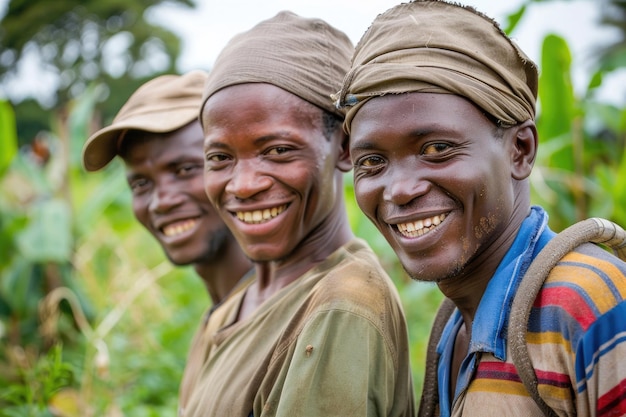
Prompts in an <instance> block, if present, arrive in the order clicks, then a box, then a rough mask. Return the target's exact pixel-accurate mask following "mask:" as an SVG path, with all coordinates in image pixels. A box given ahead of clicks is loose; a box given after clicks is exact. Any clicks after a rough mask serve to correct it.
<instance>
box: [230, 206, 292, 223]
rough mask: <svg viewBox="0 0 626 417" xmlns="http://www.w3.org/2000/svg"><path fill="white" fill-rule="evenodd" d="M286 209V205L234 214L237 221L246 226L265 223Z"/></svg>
mask: <svg viewBox="0 0 626 417" xmlns="http://www.w3.org/2000/svg"><path fill="white" fill-rule="evenodd" d="M286 208H287V204H283V205H281V206H276V207H272V208H266V209H263V210H253V211H237V212H235V216H237V218H238V219H239V220H241V221H242V222H244V223H247V224H260V223H265V222H268V221H270V220H272V219H273V218H274V217H277V216H278V215H279V214H281V213H282V212H283V211H285V209H286Z"/></svg>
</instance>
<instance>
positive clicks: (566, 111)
mask: <svg viewBox="0 0 626 417" xmlns="http://www.w3.org/2000/svg"><path fill="white" fill-rule="evenodd" d="M571 65H572V55H571V53H570V50H569V46H568V45H567V42H566V41H565V39H563V38H562V37H560V36H557V35H552V34H551V35H548V36H546V37H545V39H544V41H543V47H542V52H541V77H540V79H539V86H540V87H539V101H540V103H541V125H540V137H542V138H543V139H550V138H553V137H557V136H560V135H562V134H564V133H567V132H569V131H570V130H571V126H572V119H573V118H574V108H575V99H574V89H573V86H572V77H571Z"/></svg>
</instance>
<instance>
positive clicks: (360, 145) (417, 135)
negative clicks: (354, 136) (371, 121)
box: [351, 128, 447, 151]
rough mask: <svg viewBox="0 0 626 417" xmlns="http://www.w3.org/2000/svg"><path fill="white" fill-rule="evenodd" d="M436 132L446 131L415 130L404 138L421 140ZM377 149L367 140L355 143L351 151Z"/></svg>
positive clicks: (442, 130)
mask: <svg viewBox="0 0 626 417" xmlns="http://www.w3.org/2000/svg"><path fill="white" fill-rule="evenodd" d="M436 132H447V130H445V129H441V130H438V129H432V128H424V129H416V130H413V131H411V132H409V133H408V134H407V135H406V137H407V138H412V139H421V138H423V137H426V136H428V135H430V134H432V133H436ZM377 148H378V146H377V145H375V144H374V142H372V141H369V140H362V141H359V142H357V144H355V145H353V146H352V147H351V149H353V150H360V151H369V150H372V149H377Z"/></svg>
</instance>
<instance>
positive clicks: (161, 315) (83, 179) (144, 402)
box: [0, 0, 626, 417]
mask: <svg viewBox="0 0 626 417" xmlns="http://www.w3.org/2000/svg"><path fill="white" fill-rule="evenodd" d="M96 3H97V4H96ZM118 3H119V4H118ZM158 3H160V1H147V0H143V1H138V0H137V1H133V2H129V1H124V2H95V1H88V2H80V5H81V6H80V7H78V2H72V1H68V0H65V1H62V2H56V3H55V5H57V4H58V5H59V9H54V10H53V11H50V12H49V14H48V15H47V16H46V15H43V16H42V15H35V14H34V12H32V11H31V12H28V9H29V8H30V9H34V8H37V7H35V5H37V6H41V4H42V3H39V4H35V5H33V3H32V2H26V1H25V0H22V1H15V0H13V1H11V3H10V6H9V14H8V15H7V16H6V17H5V19H4V20H3V21H2V22H1V23H0V31H1V32H0V36H2V37H1V38H0V39H1V42H2V45H0V47H1V48H2V49H1V50H0V67H2V68H3V69H0V71H4V72H3V73H2V74H0V80H2V82H3V83H6V82H8V81H7V80H10V78H4V77H9V75H7V74H8V69H9V67H13V66H14V64H15V63H16V62H17V61H18V60H19V57H20V56H22V53H23V51H24V50H25V48H26V47H27V45H32V44H29V42H25V41H24V40H25V39H33V41H32V42H35V45H36V46H28V47H29V48H44V49H45V48H49V46H46V44H47V43H46V42H47V41H48V40H50V39H53V38H56V39H58V40H59V43H58V44H57V45H56V46H55V48H56V49H55V51H56V52H55V54H52V55H54V56H56V57H57V58H58V56H59V55H63V54H62V53H61V51H64V48H69V46H67V45H66V44H64V42H65V43H68V42H70V40H71V39H72V36H71V32H70V30H71V28H72V27H79V28H83V29H82V30H83V31H84V32H81V33H85V37H87V35H86V33H87V32H89V33H91V32H93V33H98V39H99V41H98V43H97V45H98V46H97V47H96V48H97V49H98V50H102V49H104V46H103V45H104V44H105V43H106V42H107V41H106V39H110V38H112V37H113V36H114V35H115V33H118V32H120V31H128V32H131V33H132V32H133V30H134V29H135V27H137V28H138V30H139V29H140V30H139V33H140V34H141V33H143V34H144V36H143V37H141V36H138V37H137V38H136V41H135V42H133V43H132V45H133V48H131V49H132V50H134V51H140V50H141V47H140V46H139V45H140V44H141V42H142V41H141V40H143V41H146V39H147V38H146V36H147V33H148V32H150V33H153V34H154V36H155V37H156V38H157V39H158V38H160V37H161V36H162V37H163V38H162V40H161V41H162V44H163V45H178V41H174V40H173V38H171V37H170V36H169V35H166V34H165V33H164V32H163V31H162V30H154V31H153V29H154V28H153V27H151V26H150V25H149V24H148V23H146V22H144V23H142V24H140V22H142V19H143V17H142V16H143V14H142V13H141V11H142V10H145V9H146V8H147V7H149V6H150V5H154V4H158ZM181 3H184V4H188V2H187V1H184V2H183V1H181ZM535 3H538V4H535ZM539 3H541V2H539V1H528V2H526V3H524V4H523V5H522V7H521V8H520V9H519V10H516V11H514V13H511V15H510V16H509V19H508V22H507V25H506V28H505V29H506V30H507V31H508V32H509V33H514V30H515V27H516V25H517V24H518V23H519V22H520V21H521V20H522V19H523V18H524V15H525V12H526V10H527V9H528V8H529V7H538V8H540V7H541V4H539ZM51 4H52V3H51ZM129 4H132V6H129ZM600 4H602V5H606V3H602V2H601V3H598V7H600ZM61 5H64V7H65V9H64V10H71V11H72V12H71V13H70V15H68V14H67V12H62V10H61V9H60V8H61ZM30 6H32V7H30ZM613 6H614V7H616V8H617V10H621V13H623V12H624V3H623V2H620V1H617V2H615V4H614V5H613ZM44 9H45V8H44ZM46 10H48V9H46ZM127 13H130V15H132V16H134V18H133V19H134V20H132V19H131V20H127V19H130V18H129V17H128V16H129V15H128V14H127ZM133 13H134V14H133ZM117 14H120V16H118V17H116V18H113V16H116V15H117ZM122 15H123V16H122ZM28 16H30V17H29V19H31V20H20V19H26V17H28ZM616 16H618V12H617V11H614V12H612V13H611V14H608V15H607V17H611V18H615V17H616ZM621 16H622V17H623V14H622V15H621ZM7 19H10V20H11V19H12V22H18V21H19V22H22V23H20V24H21V25H22V26H23V25H26V27H28V30H24V33H23V36H24V38H23V39H22V41H21V42H22V43H20V42H18V41H11V42H8V41H7V39H10V38H7V37H6V36H7V35H6V34H7V33H9V31H10V30H12V31H13V32H14V36H17V35H16V34H15V32H16V31H17V29H15V27H17V26H13V29H10V28H11V25H13V24H15V25H17V23H11V25H10V24H9V23H10V22H7ZM110 19H113V20H112V21H113V22H118V23H117V25H118V26H113V29H106V28H107V27H108V26H109V25H112V24H113V23H108V22H109V21H110ZM86 21H89V22H91V24H93V25H95V27H97V28H99V29H95V27H94V26H91V24H89V25H88V24H87V23H86ZM24 22H27V23H24ZM28 22H29V23H28ZM46 22H49V23H46ZM63 22H66V23H67V22H69V23H67V24H66V23H63ZM124 22H126V23H124ZM129 22H130V23H129ZM623 22H624V19H623V18H622V19H621V20H620V19H612V20H611V21H609V20H607V22H606V23H607V24H611V25H614V26H616V25H617V26H619V25H621V26H620V27H621V30H622V32H623V31H624V27H623ZM70 23H71V24H70ZM119 25H123V29H122V28H121V27H120V26H119ZM102 27H104V28H105V29H106V30H105V29H103V28H102ZM7 28H9V29H7ZM115 28H117V29H115ZM51 30H52V32H51ZM56 31H60V32H56ZM64 31H66V32H64ZM90 31H91V32H90ZM52 34H54V35H52ZM57 34H58V36H57ZM157 43H158V42H157ZM63 45H65V46H63ZM92 47H93V46H91V47H90V46H88V45H84V46H83V47H82V48H85V49H86V50H87V52H88V50H89V48H92ZM8 50H10V51H13V52H10V53H9V55H7V52H6V51H8ZM164 51H165V52H164V53H166V54H167V55H168V56H169V57H170V58H171V59H170V61H169V62H170V63H173V62H175V58H176V56H177V54H178V52H179V50H178V47H177V46H176V47H172V48H171V49H169V48H165V49H164ZM625 51H626V49H625V46H624V42H623V41H622V42H617V43H615V44H614V45H604V46H598V55H597V63H596V64H595V66H594V68H595V72H594V73H593V74H592V76H591V77H590V81H589V85H588V87H587V89H586V90H585V91H584V92H583V93H582V94H581V93H577V92H575V91H574V89H573V86H572V80H571V74H572V68H571V65H572V57H571V51H570V49H569V45H568V44H567V43H566V42H565V40H564V39H563V38H561V37H560V36H559V35H557V34H550V35H548V36H547V37H546V38H545V39H544V42H543V49H542V58H541V62H540V63H539V64H540V67H541V81H540V112H539V115H538V120H537V125H538V130H539V135H540V147H539V156H538V160H537V162H536V169H535V171H534V173H533V176H532V186H533V189H532V193H533V196H532V197H533V202H534V203H536V204H540V205H542V206H544V207H545V208H546V209H547V211H548V212H549V213H550V216H551V217H550V224H551V227H552V228H553V229H554V230H557V231H559V230H562V229H563V228H564V227H566V226H568V225H569V224H571V223H573V222H575V221H577V220H580V219H582V218H586V217H590V216H601V217H606V218H608V219H611V220H613V221H616V222H618V223H621V224H622V225H626V212H625V211H624V210H623V207H626V155H625V154H624V148H625V146H624V145H625V140H626V108H625V107H624V104H623V103H622V105H620V106H618V105H615V104H611V103H604V102H601V101H599V100H598V99H597V98H596V92H597V91H598V88H599V87H601V86H602V81H603V79H604V78H605V77H606V76H607V75H608V74H609V73H611V72H613V71H616V70H619V69H623V68H624V67H625V66H626V62H625V61H626V59H625V58H624V56H625V55H626V52H625ZM41 53H42V54H43V52H41ZM90 53H93V51H91V52H90ZM128 53H129V54H130V55H128V56H129V57H130V58H129V60H128V61H127V62H128V65H127V66H126V67H125V70H124V71H123V75H121V76H119V78H113V76H112V75H111V74H106V70H102V71H100V72H98V73H97V75H96V76H94V77H93V78H90V77H83V78H81V77H80V76H79V74H84V72H83V71H81V70H80V69H79V68H80V67H81V66H83V65H88V64H87V62H86V61H85V60H84V59H83V58H81V59H78V58H77V59H74V60H73V61H72V60H70V61H68V62H66V63H59V62H56V61H54V59H57V58H54V57H53V56H50V59H51V61H50V65H58V67H57V68H58V70H57V75H61V74H63V73H64V71H70V72H69V73H68V72H65V74H66V75H65V76H64V79H66V82H65V84H63V83H62V84H60V86H64V88H65V90H64V91H61V90H59V91H58V94H56V96H55V97H56V98H55V102H54V104H53V105H51V106H52V107H51V108H45V106H44V107H43V108H42V104H41V103H38V102H37V101H35V100H26V101H23V102H21V103H10V102H8V101H0V137H1V138H2V140H0V182H1V186H0V417H10V416H11V417H12V416H62V417H74V416H81V417H84V416H106V417H118V416H133V417H135V416H137V417H139V416H166V415H175V413H176V411H175V410H176V405H177V393H178V383H179V381H180V377H181V373H182V370H183V367H184V362H185V356H186V352H187V347H188V343H189V341H190V338H191V335H192V333H193V331H194V330H195V327H196V326H197V324H198V320H199V317H200V316H201V314H202V312H203V311H204V309H205V308H206V307H207V306H208V303H209V300H208V297H207V296H206V294H205V291H204V289H203V286H202V284H201V282H200V280H199V279H197V277H196V276H195V275H194V273H193V271H192V270H191V269H190V268H174V267H172V266H171V265H170V264H169V263H168V262H167V261H166V260H165V258H164V256H163V255H162V252H161V249H160V247H159V246H158V244H157V243H156V242H155V241H154V239H153V238H152V237H151V236H149V235H148V234H147V232H146V231H144V230H143V229H142V228H141V227H140V225H139V224H138V223H137V222H136V221H135V220H134V218H133V216H132V213H131V209H130V193H129V191H128V189H127V186H126V184H125V180H124V178H123V169H122V168H121V165H120V164H119V161H114V162H113V163H112V164H111V165H110V166H109V167H107V168H106V169H104V170H103V171H101V172H98V173H91V174H87V173H85V172H84V171H83V169H82V167H81V163H80V152H81V148H82V145H83V143H84V141H85V139H86V138H87V137H88V136H89V134H90V133H91V132H92V131H93V130H94V129H95V128H97V127H99V126H101V125H102V124H103V123H107V122H108V119H110V117H112V115H113V114H114V113H115V111H117V109H118V108H119V106H121V104H122V103H123V102H124V101H125V100H126V98H127V97H128V96H129V95H130V93H131V92H132V91H134V89H135V88H136V86H138V85H139V84H141V83H142V82H143V81H144V80H145V79H146V78H151V77H153V76H155V75H157V74H158V73H159V71H160V70H155V72H152V73H151V72H150V71H148V72H146V73H144V74H137V73H135V74H133V70H132V68H134V66H133V65H132V64H131V63H132V62H139V61H141V59H142V58H141V54H139V55H133V54H134V53H135V52H128ZM44 55H45V54H44ZM87 55H88V56H90V57H92V58H93V59H94V60H95V61H94V62H95V63H96V65H97V66H101V67H102V68H104V66H103V65H102V64H103V63H102V58H101V57H100V58H97V54H95V55H89V53H87ZM7 56H8V57H9V58H11V59H12V61H7V59H9V58H7ZM46 56H47V55H46ZM94 57H95V58H94ZM52 58H54V59H52ZM90 59H91V58H90ZM53 61H54V62H53ZM61 64H63V65H66V64H67V68H66V69H62V65H61ZM173 68H174V67H173V66H168V68H167V69H166V70H164V71H171V70H173ZM103 71H104V72H103ZM124 83H125V84H124ZM72 85H76V86H78V87H75V88H74V89H73V88H72V87H71V86H72ZM122 85H125V87H122ZM109 89H110V90H111V91H115V94H112V95H110V94H108V93H107V91H108V90H109ZM107 97H108V99H107ZM109 99H110V100H111V101H110V102H109V101H107V100H109ZM107 103H108V104H107ZM107 106H108V107H107ZM107 108H108V109H109V110H106V109H107ZM107 111H108V113H107ZM107 114H108V116H107ZM21 125H23V126H24V127H23V128H20V126H21ZM28 129H31V130H28ZM350 179H351V178H350V177H349V176H348V177H347V181H346V194H347V196H348V199H347V200H348V210H349V216H350V220H351V223H352V226H353V228H354V230H355V231H356V233H357V234H358V235H359V236H361V237H363V238H365V239H366V240H367V241H368V242H369V243H370V244H371V245H372V247H373V248H374V250H375V251H376V252H377V253H378V254H379V255H380V256H381V259H382V261H383V264H384V266H385V267H386V268H387V270H388V271H389V273H390V274H391V275H392V278H393V279H394V282H395V283H396V285H397V286H398V288H399V290H400V295H401V298H402V301H403V303H404V306H405V309H406V314H407V316H408V320H409V325H410V329H409V332H410V339H411V355H412V361H413V372H414V376H415V382H416V391H418V392H419V391H421V380H422V373H423V360H424V353H425V345H426V340H427V338H428V334H429V330H430V323H431V321H432V317H433V315H434V311H435V309H436V307H437V306H438V304H439V302H440V301H441V294H440V293H439V291H438V290H437V288H436V287H435V286H433V285H431V284H426V283H417V282H413V281H411V280H410V279H408V278H407V277H406V275H405V274H404V272H403V270H402V268H401V267H400V265H399V264H398V262H397V260H396V257H395V255H394V254H393V252H392V251H391V249H390V248H389V246H388V245H387V243H386V242H385V240H384V239H383V238H382V237H381V236H380V234H379V233H378V232H377V231H376V230H375V229H374V227H373V226H372V225H371V224H370V223H369V221H367V219H365V217H364V216H363V215H362V214H361V212H360V211H359V209H358V207H357V206H356V204H355V202H354V194H353V189H352V185H351V181H350Z"/></svg>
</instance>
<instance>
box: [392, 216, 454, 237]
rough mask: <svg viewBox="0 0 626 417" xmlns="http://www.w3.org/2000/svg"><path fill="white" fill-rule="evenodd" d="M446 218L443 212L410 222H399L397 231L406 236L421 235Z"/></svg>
mask: <svg viewBox="0 0 626 417" xmlns="http://www.w3.org/2000/svg"><path fill="white" fill-rule="evenodd" d="M445 218H446V215H445V214H440V215H438V216H433V217H430V218H428V219H421V220H417V221H414V222H411V223H400V224H398V225H397V227H398V231H399V232H400V233H401V234H402V235H403V236H406V237H418V236H422V235H424V234H426V233H428V232H430V231H431V230H433V229H434V228H435V227H437V226H438V225H439V224H441V222H442V221H444V219H445Z"/></svg>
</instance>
